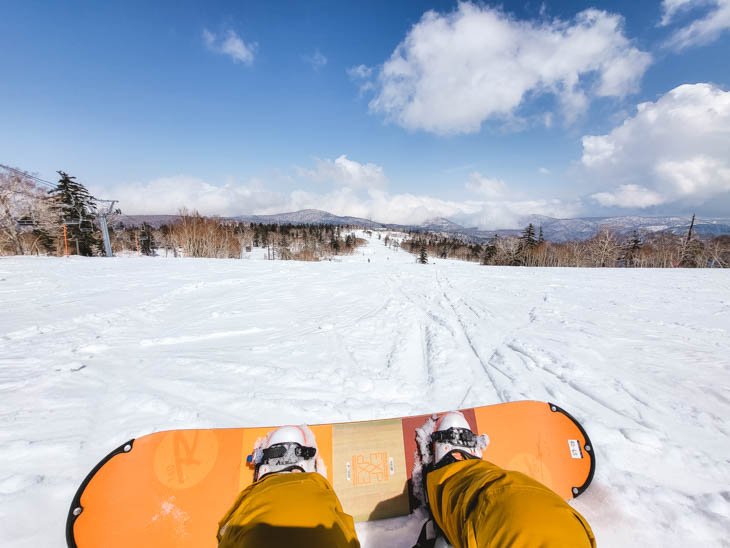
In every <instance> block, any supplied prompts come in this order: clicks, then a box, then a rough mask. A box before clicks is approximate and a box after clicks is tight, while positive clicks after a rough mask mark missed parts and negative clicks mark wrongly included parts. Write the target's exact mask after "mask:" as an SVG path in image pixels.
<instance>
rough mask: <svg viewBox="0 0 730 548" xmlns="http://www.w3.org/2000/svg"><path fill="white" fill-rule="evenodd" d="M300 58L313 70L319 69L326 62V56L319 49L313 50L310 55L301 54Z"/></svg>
mask: <svg viewBox="0 0 730 548" xmlns="http://www.w3.org/2000/svg"><path fill="white" fill-rule="evenodd" d="M302 60H303V61H304V62H305V63H309V64H310V65H312V68H313V69H314V70H319V69H321V68H322V67H324V66H325V65H326V64H327V58H326V57H325V56H324V55H322V52H320V51H319V50H315V51H314V53H313V54H311V55H304V56H302Z"/></svg>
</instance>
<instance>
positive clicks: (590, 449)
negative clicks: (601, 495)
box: [548, 402, 596, 498]
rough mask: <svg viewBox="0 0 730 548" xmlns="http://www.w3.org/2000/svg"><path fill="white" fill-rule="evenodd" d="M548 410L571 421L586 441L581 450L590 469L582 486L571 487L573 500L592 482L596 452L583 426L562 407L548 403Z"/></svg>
mask: <svg viewBox="0 0 730 548" xmlns="http://www.w3.org/2000/svg"><path fill="white" fill-rule="evenodd" d="M548 405H549V406H550V410H551V411H552V412H554V413H562V414H563V415H565V416H566V417H568V418H569V419H570V420H571V421H573V424H575V425H576V426H577V427H578V430H580V433H581V434H583V438H584V439H585V440H586V443H585V445H584V446H583V447H582V448H581V449H582V450H583V451H585V452H586V453H588V456H589V458H590V459H591V469H590V472H588V477H587V478H586V481H585V482H584V483H583V485H579V486H577V487H573V488H572V489H571V491H572V493H573V498H576V497H578V496H579V495H580V494H581V493H583V491H585V490H586V489H588V486H589V485H590V484H591V482H592V481H593V474H595V472H596V452H595V451H594V449H593V443H591V438H589V437H588V433H587V432H586V431H585V429H584V428H583V425H582V424H581V423H579V422H578V421H577V420H576V419H575V417H574V416H573V415H571V414H570V413H568V412H567V411H566V410H565V409H563V408H562V407H560V406H558V405H555V404H554V403H549V402H548Z"/></svg>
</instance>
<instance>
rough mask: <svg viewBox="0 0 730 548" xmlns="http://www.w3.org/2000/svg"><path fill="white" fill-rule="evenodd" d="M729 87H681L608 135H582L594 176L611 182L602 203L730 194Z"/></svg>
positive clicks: (646, 203)
mask: <svg viewBox="0 0 730 548" xmlns="http://www.w3.org/2000/svg"><path fill="white" fill-rule="evenodd" d="M728 128H730V92H726V91H723V90H721V89H720V88H718V87H715V86H713V85H711V84H687V85H682V86H679V87H677V88H675V89H673V90H671V91H670V92H668V93H667V94H665V95H664V96H662V97H661V98H660V99H659V100H657V101H656V102H648V103H642V104H640V105H638V107H637V112H636V114H635V115H634V116H632V117H629V118H627V119H626V120H625V121H624V122H623V123H622V124H621V125H619V126H618V127H616V128H614V129H613V130H612V131H611V132H610V133H608V134H607V135H598V136H585V137H583V157H582V164H583V167H584V169H585V172H586V176H587V178H590V179H591V180H594V181H599V182H602V183H603V184H605V185H607V186H609V187H612V188H607V189H606V190H605V191H603V192H599V193H597V194H594V195H593V196H592V197H593V199H594V200H595V201H596V202H598V203H599V204H601V205H606V206H618V207H638V208H646V207H650V206H654V205H659V204H664V203H678V204H683V205H698V204H702V203H705V202H707V201H708V200H709V199H711V198H713V197H718V196H721V195H727V193H728V192H730V131H728Z"/></svg>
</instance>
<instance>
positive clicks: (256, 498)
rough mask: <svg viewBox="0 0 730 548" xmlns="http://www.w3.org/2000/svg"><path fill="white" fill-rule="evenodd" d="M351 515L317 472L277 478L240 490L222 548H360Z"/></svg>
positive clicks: (225, 522) (223, 527)
mask: <svg viewBox="0 0 730 548" xmlns="http://www.w3.org/2000/svg"><path fill="white" fill-rule="evenodd" d="M359 546H360V542H358V540H357V534H356V533H355V522H354V521H353V519H352V516H350V515H349V514H345V512H344V511H343V510H342V505H341V504H340V501H339V500H338V498H337V495H335V492H334V490H333V489H332V487H331V486H330V484H329V483H328V482H327V480H326V479H325V478H324V477H322V476H321V475H320V474H318V473H317V472H311V473H292V474H272V475H270V476H267V477H265V478H263V479H262V480H260V481H257V482H255V483H253V484H251V485H249V486H248V487H246V489H244V490H243V491H241V494H240V495H238V499H237V500H236V502H235V503H234V504H233V507H232V508H231V509H230V510H229V511H228V513H227V514H226V515H225V516H224V517H223V519H222V520H221V521H220V524H219V532H218V547H219V548H264V547H267V548H278V547H282V548H283V547H286V548H314V547H318V548H319V547H321V548H359Z"/></svg>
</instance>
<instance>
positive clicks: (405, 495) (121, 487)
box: [66, 401, 595, 548]
mask: <svg viewBox="0 0 730 548" xmlns="http://www.w3.org/2000/svg"><path fill="white" fill-rule="evenodd" d="M461 411H462V413H464V416H465V417H466V419H467V420H468V421H469V424H470V426H471V428H472V430H473V431H474V432H475V433H477V434H484V433H486V434H488V435H489V439H490V443H489V446H488V447H487V448H486V449H485V451H484V455H483V458H484V459H485V460H488V461H490V462H493V463H495V464H497V465H499V466H501V467H503V468H507V469H509V470H517V471H520V472H523V473H525V474H527V475H529V476H531V477H532V478H534V479H536V480H538V481H540V482H542V483H543V484H545V485H547V486H548V487H550V488H551V489H552V490H553V491H555V492H556V493H558V494H559V495H560V496H562V497H563V498H564V499H566V500H569V499H571V498H573V497H576V496H578V495H580V494H581V493H582V492H583V491H584V490H585V489H586V488H587V487H588V485H589V484H590V482H591V479H592V478H593V472H594V469H595V457H594V451H593V447H592V445H591V442H590V440H589V438H588V435H587V434H586V433H585V431H584V430H583V428H582V427H581V425H580V424H579V423H578V422H577V421H576V420H575V419H574V418H573V417H571V416H570V415H569V414H568V413H566V412H565V411H563V410H562V409H561V408H560V407H558V406H556V405H554V404H550V403H544V402H536V401H521V402H512V403H502V404H496V405H488V406H484V407H474V408H469V409H462V410H461ZM430 416H431V415H421V416H415V417H404V418H394V419H385V420H375V421H361V422H350V423H335V424H320V425H314V426H310V428H311V429H312V431H313V432H314V434H315V436H316V439H317V444H318V455H319V457H320V458H321V459H322V460H323V461H324V464H325V465H326V476H327V479H328V480H329V481H330V483H331V484H332V486H333V487H334V489H335V492H336V493H337V495H338V497H339V499H340V501H341V502H342V506H343V508H344V510H345V512H347V513H349V514H351V515H352V516H353V517H354V518H355V520H356V521H370V520H377V519H384V518H389V517H395V516H401V515H406V514H408V513H410V512H411V511H412V510H413V508H412V506H413V505H414V504H415V499H414V498H413V497H412V496H410V488H409V481H410V479H411V473H412V471H413V465H414V460H415V458H416V452H417V446H416V429H417V428H420V427H421V426H422V425H423V424H424V423H425V422H426V420H427V419H428V418H429V417H430ZM272 428H273V427H255V428H220V429H207V430H171V431H166V432H157V433H154V434H149V435H146V436H142V437H140V438H137V439H134V440H130V441H129V442H127V443H125V444H124V445H122V446H120V447H119V448H117V449H115V450H114V451H112V452H111V453H110V454H109V455H108V456H107V457H106V458H104V459H103V460H102V461H101V462H100V463H99V464H98V465H97V466H96V467H95V468H94V469H93V470H92V471H91V472H90V473H89V475H88V476H87V477H86V479H85V480H84V481H83V483H82V484H81V486H80V487H79V489H78V491H77V493H76V496H75V497H74V499H73V502H72V504H71V508H70V511H69V516H68V520H67V526H66V541H67V543H68V546H69V547H72V548H73V547H78V548H92V547H98V546H105V547H108V548H116V547H119V548H121V547H125V548H128V547H129V546H157V547H159V548H167V547H173V546H174V547H181V548H187V547H190V548H192V547H196V548H198V547H203V548H205V547H211V548H212V547H215V546H217V541H216V533H217V532H218V520H220V519H221V517H223V515H224V514H225V512H226V511H227V510H228V509H229V507H230V506H231V504H232V503H233V502H234V500H235V498H236V496H237V495H238V494H239V492H240V491H241V490H242V489H243V488H244V487H246V486H247V485H249V484H250V483H251V482H252V481H253V474H254V468H253V466H252V465H251V464H249V463H247V456H248V455H249V454H250V453H251V452H252V450H253V447H254V445H255V443H256V441H257V440H259V439H260V438H262V437H263V436H265V435H266V433H267V432H269V431H271V430H272Z"/></svg>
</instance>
